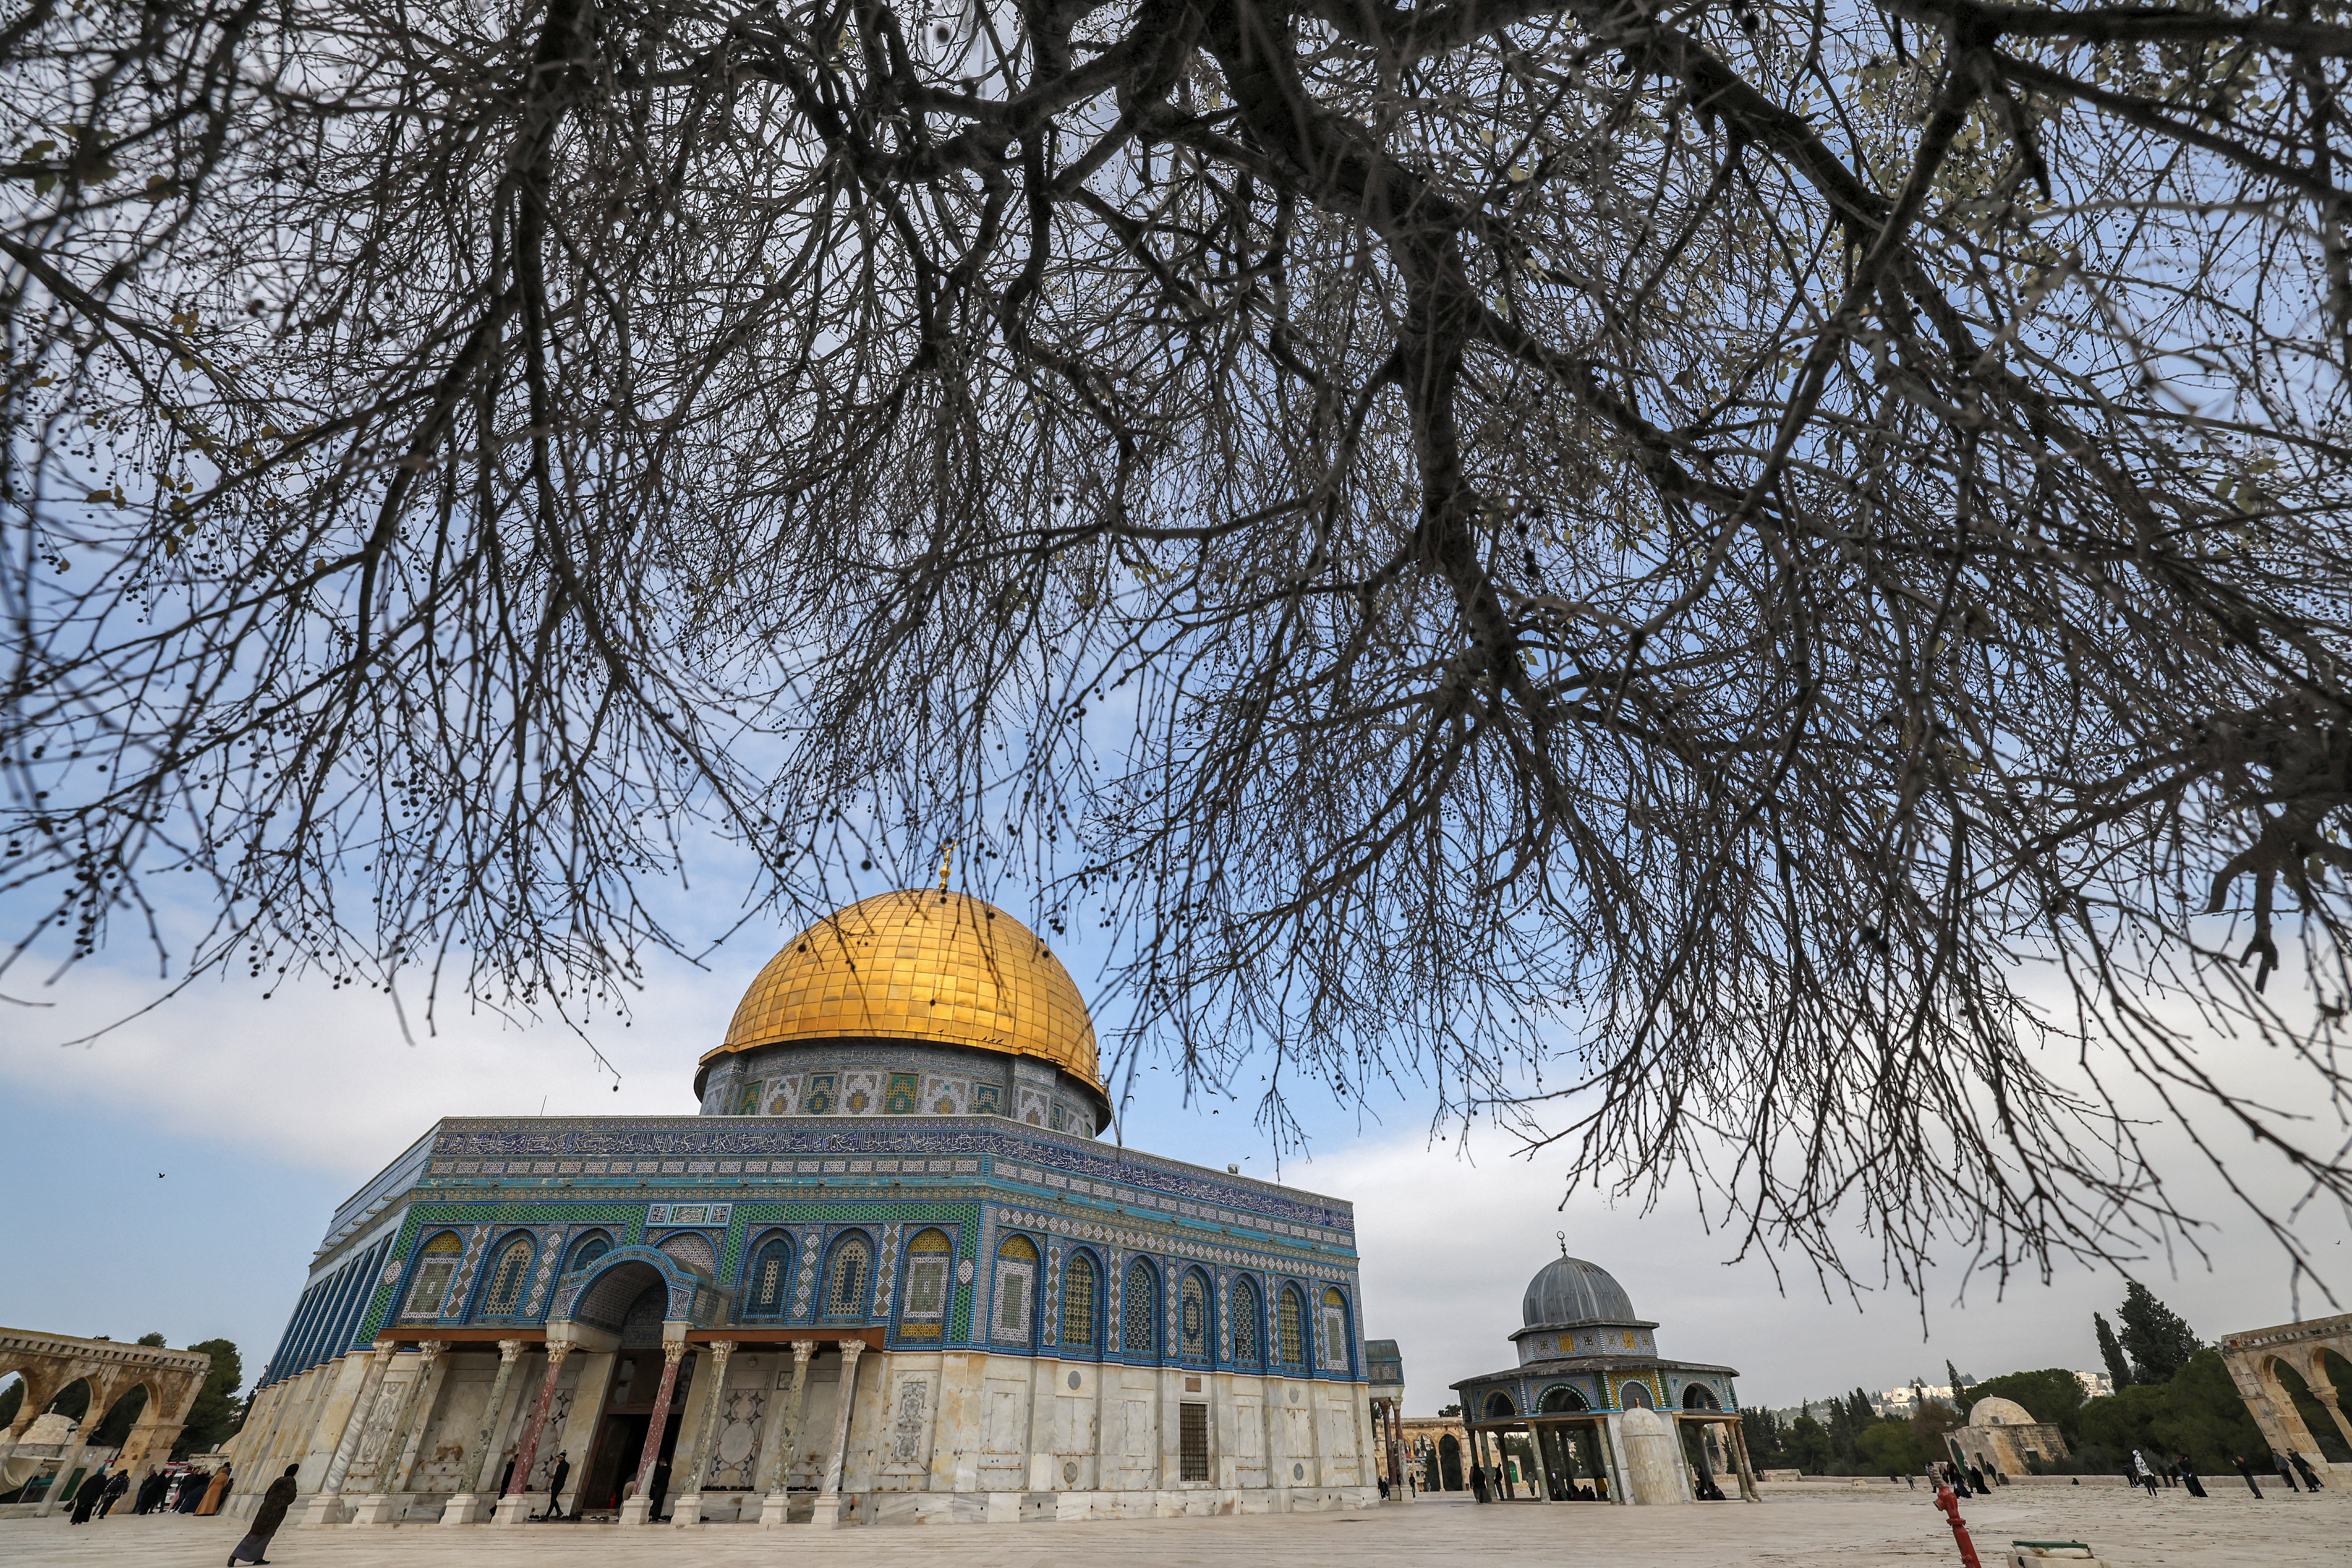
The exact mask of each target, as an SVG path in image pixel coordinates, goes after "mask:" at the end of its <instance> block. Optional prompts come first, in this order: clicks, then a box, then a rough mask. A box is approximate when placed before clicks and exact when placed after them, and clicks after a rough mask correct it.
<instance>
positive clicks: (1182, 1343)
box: [1176, 1268, 1209, 1361]
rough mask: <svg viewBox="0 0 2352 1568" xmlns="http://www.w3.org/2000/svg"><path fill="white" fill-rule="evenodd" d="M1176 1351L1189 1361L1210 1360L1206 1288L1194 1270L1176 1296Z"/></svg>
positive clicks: (1207, 1285) (1207, 1289)
mask: <svg viewBox="0 0 2352 1568" xmlns="http://www.w3.org/2000/svg"><path fill="white" fill-rule="evenodd" d="M1176 1351H1177V1353H1178V1354H1179V1355H1181V1356H1183V1357H1185V1358H1186V1359H1188V1360H1192V1361H1206V1360H1208V1359H1209V1284H1208V1281H1207V1280H1205V1279H1202V1277H1201V1271H1200V1270H1199V1269H1197V1268H1195V1269H1193V1270H1192V1272H1191V1273H1189V1274H1187V1275H1185V1276H1184V1284H1183V1286H1182V1288H1181V1289H1180V1290H1179V1291H1178V1292H1177V1297H1176Z"/></svg>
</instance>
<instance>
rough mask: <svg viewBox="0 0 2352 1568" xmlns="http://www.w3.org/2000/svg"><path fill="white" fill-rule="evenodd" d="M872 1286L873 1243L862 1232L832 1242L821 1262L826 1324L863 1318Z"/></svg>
mask: <svg viewBox="0 0 2352 1568" xmlns="http://www.w3.org/2000/svg"><path fill="white" fill-rule="evenodd" d="M873 1284H874V1241H873V1238H872V1237H868V1236H867V1235H866V1233H865V1232H864V1231H862V1230H853V1231H846V1232H845V1233H843V1234H842V1235H840V1236H837V1237H835V1238H834V1241H833V1250H832V1252H831V1253H830V1254H829V1255H828V1256H827V1257H826V1258H825V1267H824V1317H825V1319H826V1320H827V1321H842V1320H845V1319H850V1318H863V1317H865V1316H866V1300H867V1297H868V1295H869V1294H870V1292H871V1290H872V1289H873Z"/></svg>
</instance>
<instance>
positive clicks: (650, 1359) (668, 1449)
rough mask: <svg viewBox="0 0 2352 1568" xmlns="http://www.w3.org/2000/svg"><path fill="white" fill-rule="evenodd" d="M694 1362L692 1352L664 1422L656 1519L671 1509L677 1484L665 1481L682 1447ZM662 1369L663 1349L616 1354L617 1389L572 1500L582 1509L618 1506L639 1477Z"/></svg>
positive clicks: (607, 1402) (681, 1368)
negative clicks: (679, 1445)
mask: <svg viewBox="0 0 2352 1568" xmlns="http://www.w3.org/2000/svg"><path fill="white" fill-rule="evenodd" d="M692 1367H693V1361H692V1358H690V1357H689V1358H688V1361H687V1362H686V1363H683V1364H681V1365H680V1366H679V1368H678V1378H677V1387H676V1389H675V1390H674V1391H673V1392H672V1394H671V1396H670V1407H669V1419H668V1420H667V1421H665V1422H664V1423H663V1424H662V1443H661V1454H660V1461H659V1463H658V1464H657V1465H656V1469H655V1472H654V1475H655V1486H656V1491H657V1494H658V1495H656V1497H655V1499H654V1514H653V1517H654V1518H656V1519H659V1518H662V1517H663V1516H664V1515H665V1514H666V1513H667V1510H668V1497H667V1493H668V1492H669V1491H672V1490H675V1488H669V1487H666V1486H664V1485H663V1483H664V1482H665V1481H666V1480H667V1468H668V1465H669V1462H670V1461H671V1460H672V1459H673V1458H675V1457H676V1454H677V1433H678V1426H679V1425H680V1423H681V1422H682V1421H683V1419H684V1417H685V1414H686V1395H687V1392H688V1387H689V1385H690V1384H691V1382H692V1378H691V1375H690V1374H691V1371H692ZM661 1374H662V1358H661V1352H659V1351H653V1352H640V1351H623V1352H621V1353H620V1354H619V1356H618V1357H616V1358H615V1360H614V1368H613V1384H612V1388H611V1391H610V1392H609V1393H608V1394H606V1395H605V1399H604V1419H603V1420H601V1421H599V1422H598V1423H597V1424H596V1446H595V1448H594V1451H593V1452H592V1453H591V1454H590V1455H589V1458H588V1462H587V1464H586V1465H585V1466H584V1467H583V1472H584V1474H585V1477H586V1479H584V1480H583V1482H582V1483H581V1487H580V1493H579V1500H578V1501H577V1502H576V1503H574V1504H573V1507H574V1508H575V1509H576V1510H577V1511H579V1512H580V1513H583V1514H591V1513H607V1514H608V1513H615V1512H618V1511H619V1510H620V1507H621V1500H622V1499H624V1498H625V1497H626V1496H627V1495H628V1489H629V1483H630V1482H632V1481H634V1480H635V1479H637V1462H638V1460H639V1459H641V1458H644V1457H645V1451H646V1428H647V1427H648V1426H651V1425H652V1423H653V1409H654V1396H655V1394H656V1393H657V1392H658V1391H659V1389H660V1386H661Z"/></svg>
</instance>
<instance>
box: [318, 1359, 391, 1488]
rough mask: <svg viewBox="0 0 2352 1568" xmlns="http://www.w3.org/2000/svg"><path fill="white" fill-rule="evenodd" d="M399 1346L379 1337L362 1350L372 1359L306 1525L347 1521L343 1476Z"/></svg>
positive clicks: (350, 1462) (357, 1447) (369, 1360)
mask: <svg viewBox="0 0 2352 1568" xmlns="http://www.w3.org/2000/svg"><path fill="white" fill-rule="evenodd" d="M398 1349H399V1347H398V1346H397V1345H395V1344H394V1343H393V1342H391V1341H390V1340H378V1341H376V1342H375V1348H374V1349H373V1350H368V1351H363V1352H361V1353H362V1354H363V1355H365V1356H366V1357H367V1358H368V1363H367V1366H366V1368H365V1369H364V1370H363V1371H362V1373H361V1375H360V1391H359V1396H358V1397H357V1398H355V1399H353V1400H352V1408H351V1414H350V1415H346V1416H344V1417H343V1431H342V1436H341V1438H340V1439H339V1440H338V1441H337V1442H336V1444H335V1451H334V1452H333V1453H332V1454H331V1455H330V1456H328V1458H327V1471H326V1474H325V1475H323V1476H321V1477H320V1479H319V1494H318V1495H317V1496H316V1497H314V1498H312V1499H311V1500H310V1510H309V1511H308V1512H306V1513H305V1514H304V1515H303V1516H302V1522H303V1523H305V1524H341V1522H342V1521H343V1478H344V1477H345V1476H347V1475H349V1474H350V1473H351V1468H352V1456H353V1455H354V1454H356V1453H358V1452H359V1447H360V1436H361V1435H362V1433H364V1432H365V1431H366V1430H367V1425H368V1417H370V1416H371V1415H374V1414H375V1394H376V1389H377V1388H378V1387H379V1386H381V1385H382V1384H383V1374H384V1373H385V1372H386V1371H388V1370H389V1369H390V1368H391V1366H392V1357H393V1353H394V1352H395V1351H396V1350H398Z"/></svg>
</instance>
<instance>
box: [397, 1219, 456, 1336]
mask: <svg viewBox="0 0 2352 1568" xmlns="http://www.w3.org/2000/svg"><path fill="white" fill-rule="evenodd" d="M465 1253H466V1246H465V1243H463V1242H461V1241H459V1240H458V1239H457V1232H456V1231H454V1230H445V1231H443V1232H442V1233H441V1234H440V1235H438V1236H436V1237H434V1238H433V1239H432V1240H430V1241H428V1242H426V1243H425V1250H424V1251H422V1252H420V1253H418V1254H417V1255H416V1277H415V1279H413V1280H411V1281H410V1282H409V1286H408V1309H407V1313H406V1315H407V1316H409V1317H412V1318H437V1317H439V1316H440V1315H441V1307H442V1303H444V1302H445V1301H446V1300H448V1299H449V1277H450V1276H451V1275H453V1274H455V1273H457V1259H458V1258H462V1257H464V1256H465Z"/></svg>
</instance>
